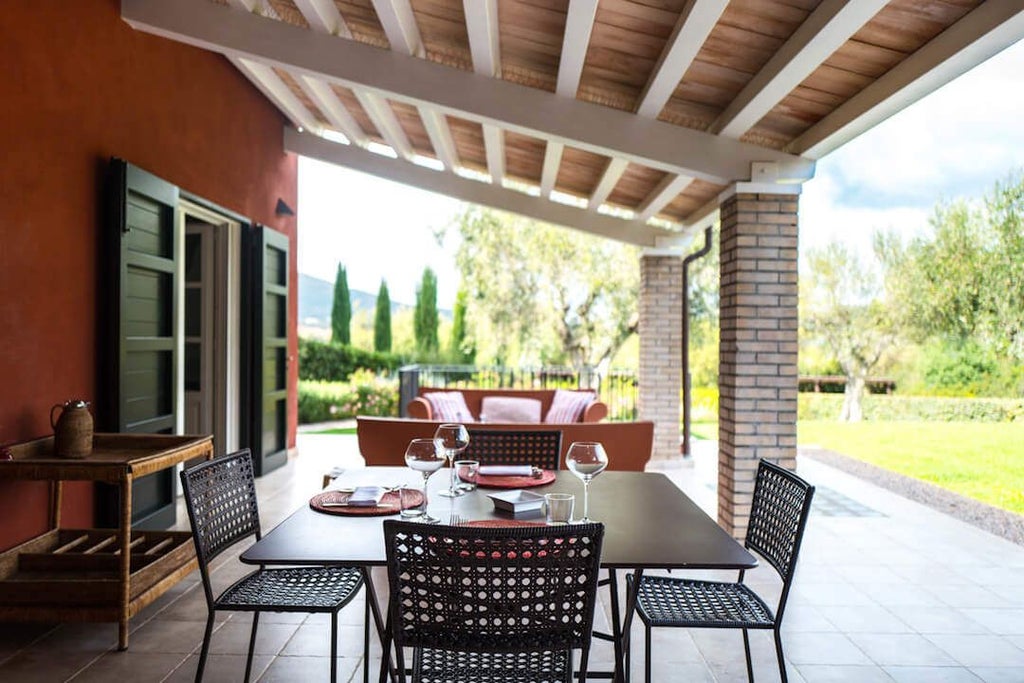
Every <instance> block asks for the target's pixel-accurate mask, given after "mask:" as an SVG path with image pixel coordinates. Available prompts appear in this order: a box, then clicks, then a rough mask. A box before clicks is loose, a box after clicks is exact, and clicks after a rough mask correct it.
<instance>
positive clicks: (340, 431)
mask: <svg viewBox="0 0 1024 683" xmlns="http://www.w3.org/2000/svg"><path fill="white" fill-rule="evenodd" d="M355 433H356V428H355V427H335V428H333V429H321V430H320V431H317V432H307V434H355Z"/></svg>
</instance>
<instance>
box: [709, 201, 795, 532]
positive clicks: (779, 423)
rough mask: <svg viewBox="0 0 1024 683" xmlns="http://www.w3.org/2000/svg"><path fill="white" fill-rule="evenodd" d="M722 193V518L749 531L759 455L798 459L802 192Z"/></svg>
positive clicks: (731, 528)
mask: <svg viewBox="0 0 1024 683" xmlns="http://www.w3.org/2000/svg"><path fill="white" fill-rule="evenodd" d="M744 185H747V186H748V187H749V184H743V183H741V184H738V185H737V186H735V187H734V188H730V190H729V191H727V192H725V193H723V195H722V198H721V211H720V214H721V221H722V238H721V240H722V241H721V264H720V269H721V319H720V333H721V340H720V345H719V367H718V390H719V407H718V521H719V524H721V525H722V526H723V527H724V528H725V529H726V530H727V531H728V532H730V533H731V534H732V535H733V536H735V537H737V538H742V537H743V536H744V535H745V534H746V531H747V519H748V517H749V516H750V502H751V497H752V494H753V491H754V475H755V473H756V471H757V462H758V460H759V459H761V458H764V459H766V460H770V461H772V462H775V463H778V464H780V465H782V466H783V467H787V468H793V467H795V466H796V403H797V401H796V398H797V200H798V194H799V188H798V187H794V188H793V193H792V194H785V193H784V192H785V190H784V189H783V192H782V193H780V192H778V191H777V190H776V191H773V192H772V193H770V194H768V193H763V192H758V191H757V190H761V189H763V188H764V186H763V185H761V186H757V187H756V188H755V189H754V191H745V189H744Z"/></svg>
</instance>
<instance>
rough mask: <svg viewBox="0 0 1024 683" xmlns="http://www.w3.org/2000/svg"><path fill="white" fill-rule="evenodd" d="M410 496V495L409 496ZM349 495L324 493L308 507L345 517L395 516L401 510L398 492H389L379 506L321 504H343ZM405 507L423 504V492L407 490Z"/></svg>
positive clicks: (341, 492)
mask: <svg viewBox="0 0 1024 683" xmlns="http://www.w3.org/2000/svg"><path fill="white" fill-rule="evenodd" d="M410 494H411V495H410ZM350 495H351V494H350V493H348V492H347V491H324V492H322V493H318V494H316V495H315V496H313V497H312V498H310V499H309V507H311V508H313V509H314V510H316V511H317V512H322V513H324V514H325V515H347V516H359V515H363V516H367V517H372V516H378V517H381V516H385V515H397V514H398V513H399V512H400V511H401V510H400V507H401V503H402V501H401V499H400V498H399V496H398V491H389V492H388V493H385V494H384V496H383V497H382V498H381V499H380V502H381V505H354V506H352V507H324V506H323V503H343V502H345V500H346V499H347V498H348V497H349V496H350ZM405 495H406V505H407V506H409V507H419V506H420V505H422V504H423V492H422V491H417V490H415V489H412V490H407V491H406V492H405ZM384 505H390V506H391V507H384Z"/></svg>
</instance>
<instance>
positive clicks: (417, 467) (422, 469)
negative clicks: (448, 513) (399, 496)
mask: <svg viewBox="0 0 1024 683" xmlns="http://www.w3.org/2000/svg"><path fill="white" fill-rule="evenodd" d="M405 464H406V465H407V466H408V467H409V469H411V470H413V471H414V472H419V473H420V474H422V475H423V514H422V515H421V516H420V517H419V519H420V521H423V522H427V523H430V524H436V523H437V522H440V521H441V520H439V519H438V518H437V517H431V516H430V514H429V512H428V511H427V501H428V499H427V480H428V479H430V475H432V474H433V473H434V472H437V471H438V470H439V469H441V468H442V467H443V466H444V456H443V455H441V454H440V453H438V445H437V442H436V441H435V440H434V439H413V440H412V441H410V442H409V447H408V448H406V449H405Z"/></svg>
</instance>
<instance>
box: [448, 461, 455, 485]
mask: <svg viewBox="0 0 1024 683" xmlns="http://www.w3.org/2000/svg"><path fill="white" fill-rule="evenodd" d="M448 463H449V464H450V465H451V466H452V476H451V481H450V482H449V483H448V491H449V493H455V490H456V489H455V452H454V451H448Z"/></svg>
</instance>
